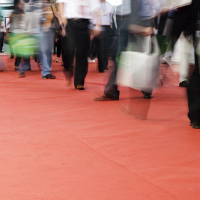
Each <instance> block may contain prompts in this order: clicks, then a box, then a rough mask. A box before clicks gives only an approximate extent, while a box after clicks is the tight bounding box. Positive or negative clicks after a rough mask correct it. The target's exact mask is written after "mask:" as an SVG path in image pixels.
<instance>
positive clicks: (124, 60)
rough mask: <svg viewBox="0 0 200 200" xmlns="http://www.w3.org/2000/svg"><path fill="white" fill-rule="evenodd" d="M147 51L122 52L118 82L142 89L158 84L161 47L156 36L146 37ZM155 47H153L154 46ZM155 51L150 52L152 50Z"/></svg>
mask: <svg viewBox="0 0 200 200" xmlns="http://www.w3.org/2000/svg"><path fill="white" fill-rule="evenodd" d="M145 40H146V41H145V43H146V45H145V44H141V45H144V46H146V49H147V52H146V53H140V52H134V51H125V52H122V53H121V56H120V61H119V67H118V72H117V84H119V85H121V86H127V87H131V88H135V89H138V90H142V91H146V92H148V91H150V90H152V89H153V88H155V87H156V86H157V80H158V78H159V66H160V59H159V47H158V43H157V39H156V37H155V36H153V37H148V38H146V39H145ZM152 47H153V48H152ZM152 49H153V50H154V52H153V53H150V52H151V50H152Z"/></svg>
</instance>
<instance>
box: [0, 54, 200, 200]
mask: <svg viewBox="0 0 200 200" xmlns="http://www.w3.org/2000/svg"><path fill="white" fill-rule="evenodd" d="M1 58H3V60H4V61H5V63H6V65H7V68H8V71H7V72H1V73H0V107H1V109H0V124H1V126H0V127H1V128H0V200H199V199H200V131H199V130H194V129H193V128H191V127H190V126H189V120H188V118H187V100H186V94H185V89H183V88H179V87H178V78H177V77H175V76H174V75H173V73H172V71H171V70H170V69H169V70H168V71H167V73H166V78H165V82H164V83H165V84H164V86H163V87H161V88H159V89H157V90H156V91H155V92H154V94H153V96H154V98H153V99H152V100H151V101H150V100H144V99H143V98H142V95H141V93H140V92H132V91H131V93H130V92H129V89H127V88H120V92H121V95H120V98H121V99H120V101H116V102H95V101H93V98H95V97H98V96H100V95H102V94H103V88H104V83H105V82H106V79H107V74H100V73H98V72H97V70H96V64H90V67H89V73H88V76H87V79H86V83H85V88H86V90H84V91H77V90H75V89H74V88H73V85H71V86H69V87H67V86H65V81H64V76H63V73H62V71H61V70H62V66H60V63H58V64H56V63H53V67H52V69H53V72H52V73H53V74H55V75H56V76H57V79H56V80H43V79H41V75H40V71H39V70H38V68H37V65H36V64H35V63H34V62H33V61H32V69H33V70H32V71H28V72H27V73H26V77H25V78H23V79H19V78H18V75H17V73H16V72H15V71H14V70H13V69H14V60H10V59H9V57H8V56H1ZM130 96H131V97H132V98H131V100H130ZM148 108H149V112H148V115H147V120H140V119H138V118H137V117H138V116H141V115H142V116H144V115H145V112H146V111H147V110H148ZM127 109H128V110H127ZM127 111H128V112H127Z"/></svg>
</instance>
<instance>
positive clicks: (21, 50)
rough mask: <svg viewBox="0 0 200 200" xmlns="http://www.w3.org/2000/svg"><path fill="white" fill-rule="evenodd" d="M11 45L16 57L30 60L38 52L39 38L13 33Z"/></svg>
mask: <svg viewBox="0 0 200 200" xmlns="http://www.w3.org/2000/svg"><path fill="white" fill-rule="evenodd" d="M9 44H10V45H11V46H12V47H13V52H14V54H15V55H17V56H19V57H22V58H29V57H30V56H31V55H34V54H36V53H37V52H38V48H39V37H38V36H31V35H28V34H15V33H11V34H10V37H9Z"/></svg>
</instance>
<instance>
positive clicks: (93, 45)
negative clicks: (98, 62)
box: [89, 37, 97, 60]
mask: <svg viewBox="0 0 200 200" xmlns="http://www.w3.org/2000/svg"><path fill="white" fill-rule="evenodd" d="M96 44H97V37H95V38H94V39H93V40H91V41H90V50H89V58H90V59H92V60H93V59H95V58H96V56H97V45H96Z"/></svg>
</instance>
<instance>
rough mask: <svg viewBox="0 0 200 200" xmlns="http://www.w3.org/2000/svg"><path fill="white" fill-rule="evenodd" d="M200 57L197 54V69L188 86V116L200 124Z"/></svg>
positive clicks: (196, 123)
mask: <svg viewBox="0 0 200 200" xmlns="http://www.w3.org/2000/svg"><path fill="white" fill-rule="evenodd" d="M199 64H200V62H199V58H198V55H195V65H196V67H195V70H194V71H193V74H192V76H191V78H190V80H189V85H188V88H187V97H188V107H189V113H188V117H189V119H190V121H192V122H193V123H194V124H195V125H199V126H200V74H199Z"/></svg>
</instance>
